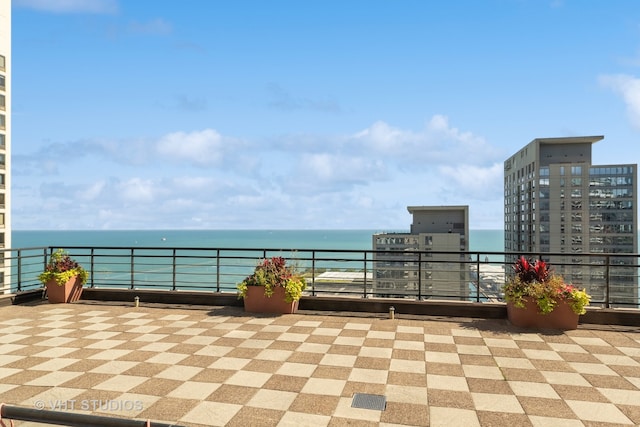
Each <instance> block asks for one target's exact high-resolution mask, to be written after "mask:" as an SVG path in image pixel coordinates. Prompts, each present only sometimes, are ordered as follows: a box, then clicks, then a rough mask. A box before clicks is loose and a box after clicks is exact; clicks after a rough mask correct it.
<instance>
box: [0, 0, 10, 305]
mask: <svg viewBox="0 0 640 427" xmlns="http://www.w3.org/2000/svg"><path fill="white" fill-rule="evenodd" d="M10 146H11V2H10V1H2V2H0V249H4V248H10V247H11V203H10V200H11V198H10V194H11V192H10V188H11V174H10V171H11V169H10V159H11V155H10V154H11V150H10ZM0 254H2V253H1V252H0ZM0 272H1V274H2V277H1V278H0V293H3V292H6V291H7V290H8V289H9V287H10V276H11V275H10V265H9V261H6V262H5V255H4V254H3V256H0Z"/></svg>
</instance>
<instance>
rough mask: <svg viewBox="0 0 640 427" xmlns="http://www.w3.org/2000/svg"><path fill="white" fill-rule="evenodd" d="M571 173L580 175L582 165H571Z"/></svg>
mask: <svg viewBox="0 0 640 427" xmlns="http://www.w3.org/2000/svg"><path fill="white" fill-rule="evenodd" d="M571 175H582V166H571Z"/></svg>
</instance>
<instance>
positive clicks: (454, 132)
mask: <svg viewBox="0 0 640 427" xmlns="http://www.w3.org/2000/svg"><path fill="white" fill-rule="evenodd" d="M351 142H352V143H353V144H354V146H355V147H358V151H361V152H371V153H372V154H378V155H384V156H385V161H387V160H388V161H395V162H401V163H402V165H403V166H404V167H409V166H411V167H413V168H415V167H418V168H425V167H426V168H428V167H433V165H435V164H443V163H444V164H458V163H460V162H465V161H472V162H476V163H478V162H481V163H483V162H487V161H491V160H492V159H495V158H496V156H498V155H499V153H498V152H497V150H496V149H494V148H493V147H492V146H490V145H488V144H487V143H486V141H485V140H484V138H481V137H479V136H476V135H474V134H473V133H471V132H461V131H460V130H459V129H457V128H455V127H451V126H450V125H449V120H448V119H447V117H445V116H442V115H435V116H433V117H432V118H431V119H430V120H429V121H428V122H427V123H426V126H425V127H424V129H422V130H420V131H418V132H415V131H410V130H403V129H398V128H394V127H393V126H391V125H389V124H387V123H385V122H382V121H379V122H376V123H374V124H373V125H372V126H370V127H369V128H367V129H364V130H362V131H360V132H357V133H355V134H354V135H353V137H352V141H351Z"/></svg>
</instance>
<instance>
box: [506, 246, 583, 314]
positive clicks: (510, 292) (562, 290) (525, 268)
mask: <svg viewBox="0 0 640 427" xmlns="http://www.w3.org/2000/svg"><path fill="white" fill-rule="evenodd" d="M513 270H514V272H515V276H514V277H513V278H512V279H511V280H510V281H509V282H507V283H506V284H505V286H504V288H503V291H504V296H505V299H506V300H507V301H508V302H511V303H513V305H515V306H516V307H519V308H524V306H525V302H526V300H527V299H529V298H531V299H533V300H534V301H535V302H536V304H537V306H538V310H539V311H540V313H542V314H549V313H551V312H552V311H553V309H554V308H555V307H556V305H557V304H558V301H561V300H564V301H566V302H567V304H569V307H571V310H573V312H574V313H576V314H584V313H586V308H585V307H586V306H588V305H589V302H590V300H591V296H590V295H589V294H587V292H586V290H585V289H578V288H576V287H575V286H573V285H570V284H567V283H565V282H564V279H563V278H562V277H561V276H558V275H556V274H553V273H552V272H551V270H550V268H549V265H548V264H547V263H545V262H544V261H542V260H536V261H535V262H531V261H528V260H527V259H526V258H525V257H520V258H519V259H518V260H517V261H516V262H515V264H514V265H513Z"/></svg>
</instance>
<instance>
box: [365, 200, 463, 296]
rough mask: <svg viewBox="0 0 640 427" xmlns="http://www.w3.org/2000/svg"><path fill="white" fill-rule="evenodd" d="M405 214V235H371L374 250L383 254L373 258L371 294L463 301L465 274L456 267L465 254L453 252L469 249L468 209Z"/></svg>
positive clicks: (415, 210) (423, 209)
mask: <svg viewBox="0 0 640 427" xmlns="http://www.w3.org/2000/svg"><path fill="white" fill-rule="evenodd" d="M407 209H408V210H409V213H411V214H412V215H413V223H412V224H411V229H410V231H409V232H408V233H380V234H374V235H373V245H372V247H373V249H374V250H376V251H383V252H376V253H374V256H373V293H374V294H377V296H389V297H404V296H409V297H412V298H415V297H416V296H420V297H422V298H439V299H456V300H466V299H467V298H468V297H469V270H468V268H467V267H468V265H467V264H466V263H461V261H465V260H466V258H465V255H464V254H459V253H457V252H460V251H468V250H469V240H468V238H469V207H468V206H409V207H408V208H407ZM418 251H419V252H423V251H424V252H426V253H419V252H418ZM446 252H449V253H446ZM419 265H420V268H418V266H419ZM419 272H420V273H421V274H419Z"/></svg>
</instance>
